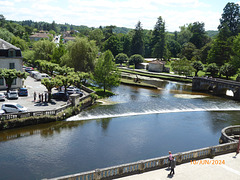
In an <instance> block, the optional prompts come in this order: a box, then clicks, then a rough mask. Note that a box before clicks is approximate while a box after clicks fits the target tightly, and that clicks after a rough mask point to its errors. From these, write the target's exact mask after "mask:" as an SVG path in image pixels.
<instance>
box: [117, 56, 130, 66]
mask: <svg viewBox="0 0 240 180" xmlns="http://www.w3.org/2000/svg"><path fill="white" fill-rule="evenodd" d="M127 61H128V56H127V55H126V54H124V53H119V54H118V55H117V56H116V57H115V62H116V64H121V65H122V63H125V62H127Z"/></svg>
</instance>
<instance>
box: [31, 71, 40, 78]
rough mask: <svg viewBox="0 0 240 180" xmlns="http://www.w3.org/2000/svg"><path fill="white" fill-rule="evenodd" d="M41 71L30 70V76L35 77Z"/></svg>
mask: <svg viewBox="0 0 240 180" xmlns="http://www.w3.org/2000/svg"><path fill="white" fill-rule="evenodd" d="M39 73H40V72H38V71H30V72H29V74H30V76H31V77H33V78H34V77H35V76H36V75H37V74H39Z"/></svg>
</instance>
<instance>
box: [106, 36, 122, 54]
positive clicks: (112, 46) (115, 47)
mask: <svg viewBox="0 0 240 180" xmlns="http://www.w3.org/2000/svg"><path fill="white" fill-rule="evenodd" d="M104 50H105V51H107V50H110V51H111V52H112V54H113V56H116V55H117V54H118V53H120V51H121V44H120V40H119V38H118V37H117V36H115V35H112V36H111V37H109V38H108V39H107V40H106V41H105V42H104Z"/></svg>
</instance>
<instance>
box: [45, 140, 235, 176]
mask: <svg viewBox="0 0 240 180" xmlns="http://www.w3.org/2000/svg"><path fill="white" fill-rule="evenodd" d="M237 146H238V143H237V142H234V143H227V144H221V145H217V146H212V147H207V148H202V149H197V150H193V151H188V152H183V153H178V154H174V157H175V158H176V161H177V164H182V163H187V162H190V161H191V160H198V159H204V158H209V157H210V158H211V157H214V156H216V155H221V154H226V153H230V152H235V151H236V150H237ZM167 165H168V156H164V157H159V158H154V159H148V160H142V161H138V162H134V163H129V164H123V165H119V166H113V167H108V168H104V169H96V170H93V171H88V172H83V173H78V174H73V175H68V176H62V177H57V178H52V179H50V180H70V179H71V180H102V179H113V178H119V177H123V176H129V175H133V174H139V173H143V172H146V171H150V170H155V169H160V168H164V167H167Z"/></svg>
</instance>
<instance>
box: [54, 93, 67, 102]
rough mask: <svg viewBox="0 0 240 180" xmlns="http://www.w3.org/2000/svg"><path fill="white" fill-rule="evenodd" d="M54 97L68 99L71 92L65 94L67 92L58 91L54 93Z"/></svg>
mask: <svg viewBox="0 0 240 180" xmlns="http://www.w3.org/2000/svg"><path fill="white" fill-rule="evenodd" d="M52 98H53V99H57V100H64V101H66V100H68V98H69V94H68V93H66V94H65V92H57V93H53V94H52Z"/></svg>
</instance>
